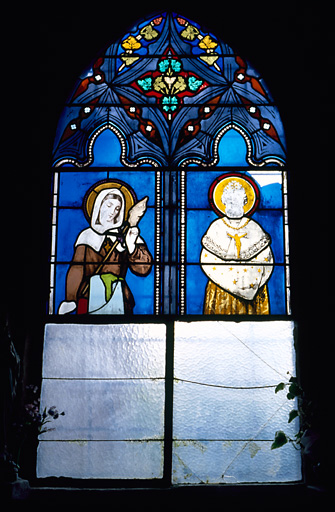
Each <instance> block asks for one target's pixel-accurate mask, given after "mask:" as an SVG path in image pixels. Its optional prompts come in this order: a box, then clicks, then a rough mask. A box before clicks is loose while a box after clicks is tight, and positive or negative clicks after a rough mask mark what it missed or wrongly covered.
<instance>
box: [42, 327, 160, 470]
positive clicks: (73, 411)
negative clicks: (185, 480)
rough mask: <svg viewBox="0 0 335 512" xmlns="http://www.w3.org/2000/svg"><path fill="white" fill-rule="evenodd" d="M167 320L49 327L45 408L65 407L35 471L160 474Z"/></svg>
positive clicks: (45, 440) (45, 354)
mask: <svg viewBox="0 0 335 512" xmlns="http://www.w3.org/2000/svg"><path fill="white" fill-rule="evenodd" d="M165 338H166V327H165V325H147V324H143V325H142V324H141V325H135V324H128V325H122V324H120V325H72V324H68V325H55V324H48V325H47V326H46V329H45V339H44V351H43V380H42V392H41V407H42V409H43V408H44V407H45V406H46V407H50V406H52V405H56V407H57V409H58V410H59V411H65V416H60V417H59V418H58V419H57V420H56V421H55V422H54V423H53V425H52V426H53V427H55V430H53V431H50V432H47V433H46V434H43V435H42V436H41V438H40V444H39V447H38V453H37V476H38V477H39V478H43V477H48V476H65V477H71V478H128V479H129V478H131V479H133V478H141V479H143V478H161V477H162V472H163V446H164V442H163V438H164V410H165V350H166V347H165Z"/></svg>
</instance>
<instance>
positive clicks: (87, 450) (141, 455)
mask: <svg viewBox="0 0 335 512" xmlns="http://www.w3.org/2000/svg"><path fill="white" fill-rule="evenodd" d="M162 448H163V442H162V441H144V442H143V441H142V442H141V441H101V442H99V441H90V442H87V441H72V442H71V443H69V442H54V441H51V442H44V443H40V445H39V447H38V451H37V456H38V457H37V476H39V477H41V476H43V477H48V476H51V477H52V476H59V477H60V476H63V477H68V478H125V479H129V478H137V479H143V478H162V476H163V461H162V451H163V449H162Z"/></svg>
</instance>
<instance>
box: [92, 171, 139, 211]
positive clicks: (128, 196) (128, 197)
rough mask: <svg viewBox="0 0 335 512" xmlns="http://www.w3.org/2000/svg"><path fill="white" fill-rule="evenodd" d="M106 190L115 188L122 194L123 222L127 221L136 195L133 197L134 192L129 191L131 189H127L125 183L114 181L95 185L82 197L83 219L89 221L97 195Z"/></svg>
mask: <svg viewBox="0 0 335 512" xmlns="http://www.w3.org/2000/svg"><path fill="white" fill-rule="evenodd" d="M108 188H117V189H118V190H120V192H122V194H123V196H124V198H125V203H126V204H125V214H124V218H125V220H127V217H128V212H129V210H130V208H131V207H132V206H134V204H135V202H136V195H135V192H134V191H133V190H132V189H131V187H129V185H127V184H126V183H123V182H122V181H116V180H115V181H103V182H99V183H96V184H95V185H93V187H91V188H90V189H89V190H88V191H87V193H86V195H85V197H84V201H83V208H84V214H85V217H86V218H87V220H90V219H91V216H92V211H93V206H94V202H95V200H96V198H97V196H98V194H99V193H100V192H101V191H102V190H105V189H108Z"/></svg>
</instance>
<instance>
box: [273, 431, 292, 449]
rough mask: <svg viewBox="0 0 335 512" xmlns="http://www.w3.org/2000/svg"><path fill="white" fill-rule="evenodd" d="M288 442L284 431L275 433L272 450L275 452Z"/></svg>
mask: <svg viewBox="0 0 335 512" xmlns="http://www.w3.org/2000/svg"><path fill="white" fill-rule="evenodd" d="M287 442H288V438H287V435H286V434H285V432H283V431H282V430H277V432H276V433H275V439H274V441H273V443H272V445H271V450H275V449H276V448H280V447H281V446H284V444H286V443H287Z"/></svg>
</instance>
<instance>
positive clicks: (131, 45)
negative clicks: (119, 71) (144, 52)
mask: <svg viewBox="0 0 335 512" xmlns="http://www.w3.org/2000/svg"><path fill="white" fill-rule="evenodd" d="M121 46H122V48H124V49H125V50H138V49H139V48H141V46H142V45H141V43H140V42H139V41H137V39H136V38H135V37H134V36H128V37H127V39H125V40H124V41H123V42H122V44H121Z"/></svg>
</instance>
